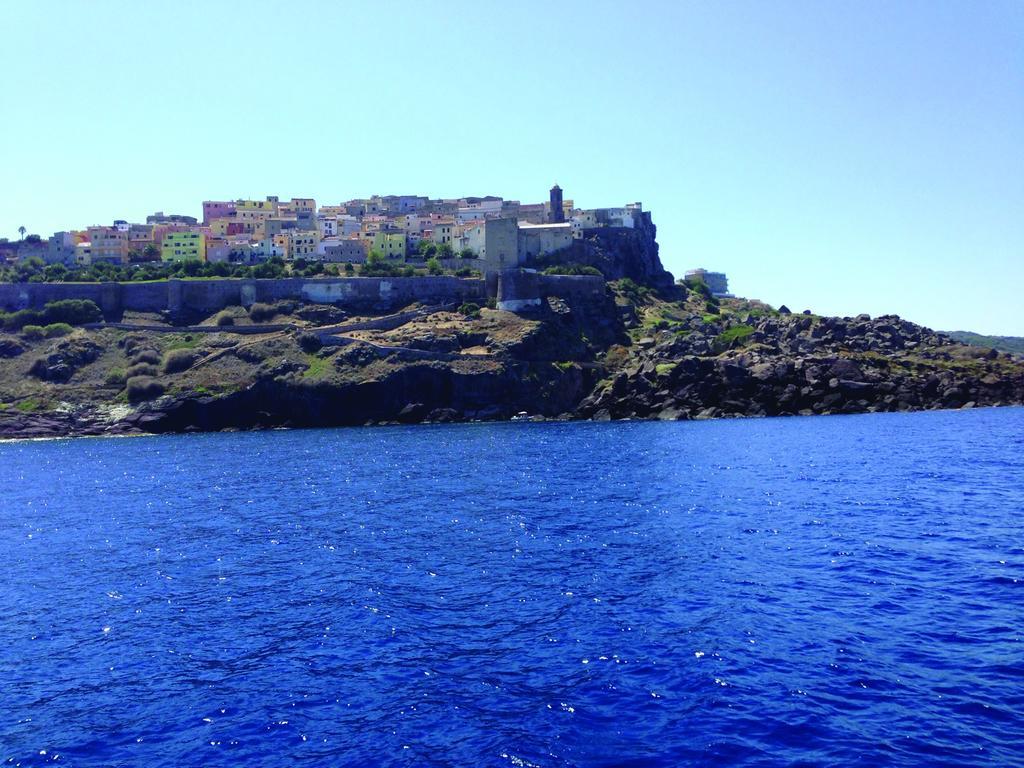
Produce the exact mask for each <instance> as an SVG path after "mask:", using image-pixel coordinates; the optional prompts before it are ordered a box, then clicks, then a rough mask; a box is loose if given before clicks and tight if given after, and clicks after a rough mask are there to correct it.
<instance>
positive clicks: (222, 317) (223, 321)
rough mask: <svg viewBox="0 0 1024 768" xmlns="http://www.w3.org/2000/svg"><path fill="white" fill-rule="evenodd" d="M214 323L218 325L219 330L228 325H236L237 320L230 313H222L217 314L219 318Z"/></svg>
mask: <svg viewBox="0 0 1024 768" xmlns="http://www.w3.org/2000/svg"><path fill="white" fill-rule="evenodd" d="M214 322H215V323H216V324H217V327H218V328H223V327H224V326H226V325H234V324H235V318H234V316H233V315H232V314H231V313H230V312H220V313H218V314H217V318H216V320H214Z"/></svg>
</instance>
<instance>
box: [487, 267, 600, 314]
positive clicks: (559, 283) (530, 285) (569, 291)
mask: <svg viewBox="0 0 1024 768" xmlns="http://www.w3.org/2000/svg"><path fill="white" fill-rule="evenodd" d="M606 294H607V288H606V286H605V282H604V278H603V277H598V276H596V275H543V274H540V273H539V272H535V271H533V270H529V269H507V270H505V271H503V272H501V273H500V274H499V275H498V280H497V297H498V309H504V310H507V311H509V312H529V311H530V310H531V309H532V308H536V307H539V306H540V305H541V303H542V300H543V299H544V298H546V297H548V296H560V297H562V298H564V299H566V300H568V301H570V302H581V301H583V302H586V301H591V302H594V301H604V299H605V296H606Z"/></svg>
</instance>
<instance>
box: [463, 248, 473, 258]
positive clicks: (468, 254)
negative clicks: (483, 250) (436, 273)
mask: <svg viewBox="0 0 1024 768" xmlns="http://www.w3.org/2000/svg"><path fill="white" fill-rule="evenodd" d="M459 258H460V259H475V258H476V254H475V253H473V252H472V251H471V250H469V248H463V249H462V250H461V251H459Z"/></svg>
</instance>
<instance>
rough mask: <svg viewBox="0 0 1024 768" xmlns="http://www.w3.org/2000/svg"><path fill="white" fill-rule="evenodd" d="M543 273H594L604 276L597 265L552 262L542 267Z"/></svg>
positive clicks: (597, 275)
mask: <svg viewBox="0 0 1024 768" xmlns="http://www.w3.org/2000/svg"><path fill="white" fill-rule="evenodd" d="M544 274H545V275H594V276H596V277H604V274H603V273H602V272H601V270H599V269H598V268H597V267H591V266H590V265H588V264H575V263H573V264H553V265H552V266H550V267H547V268H545V269H544Z"/></svg>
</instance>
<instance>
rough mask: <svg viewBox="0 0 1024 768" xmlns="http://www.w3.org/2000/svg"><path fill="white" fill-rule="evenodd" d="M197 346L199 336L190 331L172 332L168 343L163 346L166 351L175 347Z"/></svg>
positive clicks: (191, 347) (187, 347) (188, 347)
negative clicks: (183, 332)
mask: <svg viewBox="0 0 1024 768" xmlns="http://www.w3.org/2000/svg"><path fill="white" fill-rule="evenodd" d="M198 346H199V337H198V336H193V335H192V334H191V333H186V334H173V335H172V336H170V337H169V343H168V344H167V345H166V346H165V347H164V349H166V350H167V351H168V352H170V351H172V350H175V349H195V348H196V347H198Z"/></svg>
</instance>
